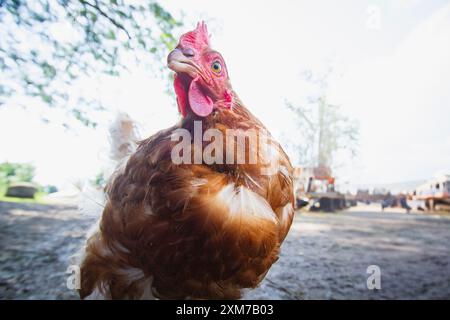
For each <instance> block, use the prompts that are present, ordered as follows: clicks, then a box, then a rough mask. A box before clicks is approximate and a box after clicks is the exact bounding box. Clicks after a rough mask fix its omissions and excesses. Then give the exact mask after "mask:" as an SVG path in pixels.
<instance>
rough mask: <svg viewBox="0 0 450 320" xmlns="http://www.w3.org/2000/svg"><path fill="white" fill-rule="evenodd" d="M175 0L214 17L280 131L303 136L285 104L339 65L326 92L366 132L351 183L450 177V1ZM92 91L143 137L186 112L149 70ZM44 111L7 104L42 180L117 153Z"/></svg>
mask: <svg viewBox="0 0 450 320" xmlns="http://www.w3.org/2000/svg"><path fill="white" fill-rule="evenodd" d="M165 5H166V6H167V8H168V9H172V10H178V9H182V10H183V11H184V13H185V15H186V18H187V20H186V28H187V29H186V30H185V31H187V30H188V29H191V28H192V27H194V26H195V22H196V21H197V20H201V19H204V20H205V21H206V22H207V23H208V27H209V30H210V32H211V33H212V44H213V47H214V48H215V49H217V50H218V51H220V52H221V53H222V55H223V56H224V58H225V60H226V62H227V67H228V69H229V73H230V76H231V80H232V84H233V87H234V89H235V90H236V91H237V93H238V94H239V96H240V97H241V99H242V100H243V101H244V103H245V104H246V105H247V106H248V107H249V108H250V109H251V110H252V112H254V113H255V114H256V115H257V116H259V117H260V119H261V120H262V121H263V122H264V123H265V124H266V125H267V127H268V128H269V129H270V130H271V131H272V132H273V133H274V134H275V135H276V136H279V137H281V136H284V137H289V138H290V139H299V140H301V139H302V137H300V136H298V137H297V136H296V127H295V124H294V123H293V120H292V119H293V117H292V115H291V114H290V112H289V111H288V110H287V109H286V108H285V106H284V101H285V99H288V100H290V101H294V102H296V101H302V99H303V98H304V97H305V96H307V95H309V94H311V88H309V87H307V86H305V85H304V84H303V83H302V81H301V73H302V71H304V70H308V69H310V70H312V71H313V72H317V73H320V72H322V71H323V70H326V69H327V68H328V67H329V66H330V65H331V66H332V67H333V68H334V70H335V76H334V77H333V78H332V79H331V80H330V84H329V86H328V89H327V92H326V94H327V96H328V97H329V101H330V102H332V103H336V104H340V105H341V107H342V109H343V110H344V111H345V113H346V114H347V115H348V116H349V117H350V118H352V119H355V120H357V121H359V123H360V134H361V139H360V148H359V154H358V156H357V158H355V159H353V160H348V159H346V160H345V161H346V165H345V166H344V167H342V168H341V169H340V170H339V171H338V172H336V174H337V178H338V181H340V182H341V184H346V183H349V184H350V185H353V186H354V185H359V184H370V183H388V182H400V181H411V180H419V179H427V178H430V177H432V176H434V175H436V174H441V173H445V172H447V173H450V90H449V88H450V87H449V84H450V58H449V57H450V3H448V1H444V0H434V1H425V0H390V1H388V0H386V1H367V0H352V1H350V0H347V1H331V0H329V1H312V0H310V1H286V0H277V1H220V2H217V1H200V0H178V1H170V2H167V3H165ZM177 36H178V35H177ZM83 86H84V88H82V89H83V90H86V92H87V94H95V95H96V96H98V97H100V99H101V100H102V101H103V102H104V103H105V104H106V105H108V106H109V107H110V108H111V110H116V109H117V110H124V111H127V112H128V113H129V114H130V115H131V116H132V117H134V118H135V119H137V120H138V121H139V124H140V127H141V133H142V135H143V136H146V135H149V134H151V133H152V132H155V131H156V130H158V129H162V128H165V127H167V126H169V125H171V124H173V123H174V122H175V121H176V120H177V118H178V115H177V112H176V109H175V108H174V107H173V101H171V99H170V98H168V97H167V96H166V95H164V93H163V91H164V84H163V83H161V80H157V79H151V77H149V75H148V74H147V73H146V71H144V70H135V71H133V73H132V74H131V75H126V76H123V77H121V78H120V79H113V80H111V79H102V81H101V83H99V82H98V81H96V80H94V79H92V81H85V82H84V83H83V85H82V87H83ZM42 112H45V111H42V110H36V111H30V110H29V109H27V110H23V109H18V108H11V107H4V108H0V136H1V137H2V138H1V139H0V150H1V151H0V161H5V160H9V161H21V162H23V161H27V162H33V163H34V164H35V165H36V166H37V169H38V176H37V180H38V181H39V182H41V183H53V184H58V185H62V184H64V183H67V182H75V181H77V180H78V179H83V178H85V177H89V176H90V177H92V176H93V175H95V174H96V173H97V172H98V171H99V168H101V166H102V165H103V163H104V162H105V159H106V158H107V154H106V152H107V137H106V130H105V128H104V127H101V128H100V129H99V130H96V131H93V130H90V129H83V128H80V129H79V130H78V131H77V133H76V134H75V133H73V132H69V131H65V130H64V129H62V128H61V127H58V126H55V125H48V124H44V123H42V122H41V121H40V120H39V117H38V116H37V115H38V114H41V113H42ZM33 115H36V116H33ZM113 116H114V114H113V112H111V113H110V114H108V115H105V117H106V118H110V117H113ZM288 153H292V150H288ZM293 159H294V160H295V157H294V156H293Z"/></svg>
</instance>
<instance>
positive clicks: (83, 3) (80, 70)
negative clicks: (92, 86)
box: [0, 0, 181, 127]
mask: <svg viewBox="0 0 450 320" xmlns="http://www.w3.org/2000/svg"><path fill="white" fill-rule="evenodd" d="M0 23H1V25H2V28H0V39H1V41H0V72H2V73H3V75H4V77H5V79H6V80H7V81H6V80H5V81H2V82H5V83H2V85H1V86H0V105H1V104H2V103H4V102H5V100H4V99H5V98H7V97H8V96H11V95H12V94H14V93H19V94H25V95H27V96H31V97H36V98H39V99H40V100H41V101H43V102H44V103H45V104H47V105H49V106H51V107H59V108H67V109H68V111H69V112H68V113H69V114H71V115H72V116H74V117H75V118H76V119H78V120H80V121H81V122H82V123H83V124H85V125H87V126H92V127H94V126H95V125H96V123H95V121H93V120H92V119H89V116H88V114H89V112H88V111H89V110H99V111H101V110H103V109H104V108H103V106H101V105H100V104H99V103H98V101H72V100H71V99H70V96H69V94H68V92H69V89H70V88H71V86H72V85H73V84H74V83H75V81H76V80H77V79H78V78H79V77H80V76H82V75H88V76H89V75H93V74H98V73H105V74H108V75H112V76H118V75H120V74H121V73H122V72H124V71H125V70H127V64H128V63H129V61H130V58H131V59H133V58H134V60H136V61H150V60H151V62H152V63H151V64H152V65H156V66H159V68H158V67H157V69H158V71H159V70H160V68H161V67H163V63H164V61H165V60H164V59H163V57H164V56H165V55H166V54H167V51H168V50H169V49H172V48H173V47H174V46H175V45H176V39H175V38H174V37H173V35H172V34H173V29H174V28H176V27H179V26H180V25H181V23H180V22H178V21H176V20H175V19H174V17H173V16H172V14H171V13H169V12H168V11H167V10H166V9H164V8H163V7H162V6H161V5H160V4H158V3H157V2H154V1H151V2H142V4H141V5H136V4H135V2H134V1H133V2H131V1H124V0H57V1H56V0H55V1H54V0H36V1H26V0H0ZM153 71H154V70H153Z"/></svg>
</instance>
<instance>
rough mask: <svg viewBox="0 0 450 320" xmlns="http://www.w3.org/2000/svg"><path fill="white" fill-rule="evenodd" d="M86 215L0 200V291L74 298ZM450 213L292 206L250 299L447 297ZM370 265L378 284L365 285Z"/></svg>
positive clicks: (8, 296) (17, 296)
mask: <svg viewBox="0 0 450 320" xmlns="http://www.w3.org/2000/svg"><path fill="white" fill-rule="evenodd" d="M92 223H93V220H92V218H88V217H84V216H81V215H80V214H79V213H78V212H77V209H76V207H75V206H67V205H39V204H14V203H5V202H0V298H1V299H77V295H76V293H75V292H74V291H71V290H69V289H67V288H66V279H67V276H68V274H66V270H67V267H68V265H69V262H68V261H69V257H70V255H72V254H73V253H74V252H76V251H77V249H78V248H79V247H80V245H81V244H82V242H83V241H84V237H85V232H86V230H87V229H88V228H89V227H90V226H91V225H92ZM449 244H450V218H449V217H448V216H442V215H427V214H424V213H413V214H406V213H404V212H402V211H395V210H390V211H388V212H383V213H382V212H380V211H379V207H374V206H359V207H355V208H352V209H351V210H347V211H344V212H340V213H334V214H325V213H297V215H296V217H295V220H294V224H293V226H292V229H291V231H290V233H289V235H288V237H287V239H286V241H285V243H284V245H283V247H282V254H281V257H280V259H279V261H278V262H277V263H276V264H275V265H274V266H273V267H272V269H271V270H270V271H269V273H268V275H267V277H266V279H265V280H264V281H263V283H262V284H261V286H260V287H259V288H257V289H256V290H253V291H250V292H248V293H247V294H246V295H245V298H248V299H431V298H443V299H449V298H450V245H449ZM369 265H377V266H379V267H380V270H381V289H380V290H369V289H367V285H366V279H367V277H368V276H369V274H367V273H366V270H367V267H368V266H369Z"/></svg>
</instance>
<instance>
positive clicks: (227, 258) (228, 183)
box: [80, 92, 294, 299]
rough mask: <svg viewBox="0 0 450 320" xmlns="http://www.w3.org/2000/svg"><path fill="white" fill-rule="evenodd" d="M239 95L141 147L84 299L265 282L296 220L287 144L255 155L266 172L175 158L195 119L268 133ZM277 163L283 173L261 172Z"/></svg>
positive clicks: (120, 188)
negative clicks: (181, 134)
mask: <svg viewBox="0 0 450 320" xmlns="http://www.w3.org/2000/svg"><path fill="white" fill-rule="evenodd" d="M233 97H234V99H233V102H232V106H231V107H230V108H228V107H227V108H220V107H215V108H214V110H213V111H211V113H210V114H209V115H208V116H206V117H199V116H197V115H195V114H194V113H188V114H187V115H186V116H185V117H184V118H183V119H182V120H181V121H180V123H179V124H178V125H176V126H174V127H172V128H169V129H166V130H163V131H160V132H159V133H157V134H155V135H154V136H152V137H150V138H148V139H146V140H143V141H141V142H140V143H139V146H138V148H137V150H136V151H135V152H134V154H132V155H131V157H130V159H129V160H128V162H127V164H126V166H124V167H122V169H119V170H118V171H117V172H116V173H115V174H114V176H113V178H112V179H111V182H110V184H109V185H108V187H107V195H108V197H107V198H108V200H107V203H106V206H105V209H104V211H103V215H102V219H101V222H100V229H99V231H98V232H97V233H96V234H94V235H93V236H92V237H91V238H90V239H89V240H88V243H87V246H86V254H85V258H84V260H83V262H82V265H81V290H80V295H81V297H82V298H85V297H87V296H89V295H91V294H94V293H101V294H102V295H103V296H104V297H106V298H113V299H124V298H128V299H138V298H150V297H157V298H192V299H208V298H219V299H220V298H225V299H228V298H239V297H240V295H241V289H243V288H253V287H255V286H256V285H258V283H259V282H260V281H261V280H262V279H263V278H264V276H265V274H266V273H267V271H268V270H269V268H270V266H271V265H272V264H273V263H274V262H275V261H276V260H277V258H278V254H279V248H280V245H281V243H282V241H283V239H284V238H285V236H286V234H287V232H288V230H289V227H290V225H291V222H292V218H293V213H294V207H293V201H294V199H293V191H292V166H291V164H290V162H289V159H288V157H287V156H286V154H285V153H284V152H283V150H282V148H281V147H280V145H279V144H278V143H277V142H275V141H274V140H273V139H272V138H271V137H270V135H269V138H268V139H267V141H266V144H267V146H268V149H269V150H271V151H272V152H269V153H265V152H260V151H259V149H258V150H252V149H251V148H249V147H247V148H246V152H247V153H248V152H256V154H257V159H258V163H257V164H245V163H244V164H222V163H213V164H207V163H206V162H205V161H202V162H201V163H199V164H175V163H174V161H173V158H172V150H173V148H174V146H175V145H176V144H177V141H173V140H174V139H173V136H174V133H175V132H176V130H177V129H181V128H182V129H186V131H188V132H190V133H191V134H192V136H194V135H195V134H194V121H195V120H201V126H202V129H203V132H205V131H206V130H207V129H217V130H219V131H220V132H222V133H224V136H225V135H226V131H227V130H229V129H241V130H249V129H255V130H256V131H257V132H265V131H264V130H265V128H264V126H263V125H262V124H261V123H260V121H258V120H257V119H256V118H255V117H254V116H253V115H252V114H251V113H250V112H249V111H248V110H247V109H246V108H245V107H244V106H243V105H242V103H241V102H240V101H239V99H238V98H237V96H236V95H235V94H234V92H233ZM203 145H204V146H206V145H207V143H206V142H203ZM192 148H193V149H194V148H195V146H194V141H192ZM223 152H224V153H226V152H229V150H227V149H226V147H225V146H224V149H223ZM268 157H270V159H265V158H268ZM269 160H270V162H271V164H272V167H274V168H275V171H273V172H271V173H269V174H261V172H262V171H261V169H262V167H263V165H262V163H268V162H269ZM273 164H275V165H273Z"/></svg>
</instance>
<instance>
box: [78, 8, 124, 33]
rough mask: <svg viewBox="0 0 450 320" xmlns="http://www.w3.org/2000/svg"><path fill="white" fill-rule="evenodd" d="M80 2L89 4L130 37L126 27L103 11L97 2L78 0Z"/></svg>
mask: <svg viewBox="0 0 450 320" xmlns="http://www.w3.org/2000/svg"><path fill="white" fill-rule="evenodd" d="M79 1H80V3H81V4H83V5H86V6H89V7H91V8H93V9H95V10H97V12H98V13H99V14H100V15H102V16H103V17H105V18H106V19H108V20H109V21H110V22H111V23H112V24H113V25H114V26H116V27H117V28H118V29H120V30H122V31H123V32H125V34H126V35H127V37H128V39H131V36H130V34H129V33H128V31H127V29H126V28H125V27H124V26H123V25H122V24H121V23H120V22H118V21H116V20H115V19H113V18H111V17H110V16H109V15H108V14H107V13H106V12H105V11H103V10H102V9H101V8H100V7H99V6H98V5H97V4H92V3H90V2H87V1H85V0H79Z"/></svg>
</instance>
